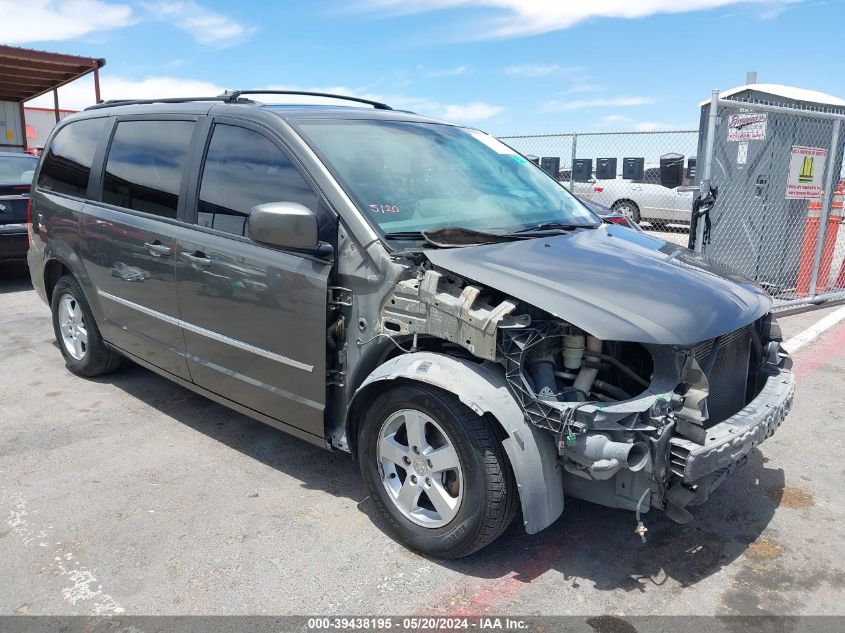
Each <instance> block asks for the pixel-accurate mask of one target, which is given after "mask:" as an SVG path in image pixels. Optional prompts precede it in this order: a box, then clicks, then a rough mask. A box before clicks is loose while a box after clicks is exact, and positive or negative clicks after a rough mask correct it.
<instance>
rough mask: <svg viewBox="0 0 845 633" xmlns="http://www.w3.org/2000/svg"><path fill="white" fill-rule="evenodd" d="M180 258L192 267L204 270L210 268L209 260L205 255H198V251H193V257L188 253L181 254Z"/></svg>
mask: <svg viewBox="0 0 845 633" xmlns="http://www.w3.org/2000/svg"><path fill="white" fill-rule="evenodd" d="M182 257H184V258H185V260H187V261H189V262H191V264H192V265H194V266H202V267H204V268H205V267H208V266H211V260H210V259H209V258H208V256H207V255H206V254H205V253H200V252H199V251H195V252H194V254H193V255H191V254H189V253H182Z"/></svg>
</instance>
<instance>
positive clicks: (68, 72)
mask: <svg viewBox="0 0 845 633" xmlns="http://www.w3.org/2000/svg"><path fill="white" fill-rule="evenodd" d="M105 65H106V60H105V59H102V58H94V57H80V56H77V55H65V54H63V53H50V52H48V51H38V50H33V49H29V48H16V47H13V46H3V45H0V126H3V125H5V128H6V129H5V133H4V135H3V136H2V137H0V149H3V150H21V151H26V150H27V141H26V113H25V112H24V102H26V101H29V100H30V99H34V98H36V97H40V96H41V95H44V94H47V93H48V92H52V93H53V106H54V109H55V112H56V121H58V120H59V93H58V88H60V87H61V86H64V85H65V84H68V83H70V82H72V81H75V80H77V79H79V78H80V77H84V76H85V75H88V74H89V73H93V74H94V97H95V99H96V101H97V102H98V103H99V101H100V76H99V70H100V68H102V67H103V66H105Z"/></svg>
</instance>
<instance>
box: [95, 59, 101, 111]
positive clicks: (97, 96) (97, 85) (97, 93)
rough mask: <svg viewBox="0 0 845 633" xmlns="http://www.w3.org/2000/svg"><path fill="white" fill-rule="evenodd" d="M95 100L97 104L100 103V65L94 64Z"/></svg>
mask: <svg viewBox="0 0 845 633" xmlns="http://www.w3.org/2000/svg"><path fill="white" fill-rule="evenodd" d="M94 99H95V101H94V102H95V103H100V102H101V101H102V99H100V65H99V64H97V63H96V62H95V63H94Z"/></svg>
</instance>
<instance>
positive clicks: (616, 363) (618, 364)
mask: <svg viewBox="0 0 845 633" xmlns="http://www.w3.org/2000/svg"><path fill="white" fill-rule="evenodd" d="M584 356H585V357H588V356H595V357H596V358H600V359H602V360H604V361H607V362H608V363H610V364H611V365H613V366H614V367H616V369H618V370H619V371H621V372H622V373H623V374H625V375H626V376H628V377H629V378H631V379H632V380H635V381H637V382H638V383H640V384H641V385H642V386H643V387H648V382H647V381H646V380H645V379H644V378H641V377H640V376H639V375H638V374H637V373H635V372H634V370H633V369H631V368H629V367H627V366H625V365H623V364H622V363H621V362H620V361H618V360H617V359H615V358H613V356H609V355H608V354H602V353H601V352H584Z"/></svg>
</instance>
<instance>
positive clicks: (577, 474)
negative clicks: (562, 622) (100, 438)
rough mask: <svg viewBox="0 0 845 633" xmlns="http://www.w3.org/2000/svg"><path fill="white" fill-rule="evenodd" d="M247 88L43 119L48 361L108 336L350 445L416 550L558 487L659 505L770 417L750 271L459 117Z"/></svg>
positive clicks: (718, 466)
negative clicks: (574, 188) (611, 206)
mask: <svg viewBox="0 0 845 633" xmlns="http://www.w3.org/2000/svg"><path fill="white" fill-rule="evenodd" d="M251 94H253V92H243V91H241V92H235V93H227V94H225V95H221V96H219V97H213V98H205V99H194V100H189V99H172V100H161V101H148V102H128V103H106V104H101V105H98V106H94V107H92V108H89V109H88V110H87V111H85V112H83V113H80V114H78V115H75V116H71V117H68V118H66V119H63V120H62V121H61V122H60V123H59V124H58V125H57V127H56V129H55V130H54V131H53V133H52V135H51V137H50V139H49V141H48V144H47V147H46V149H45V151H44V154H43V156H42V158H41V162H40V164H39V166H38V170H37V173H36V177H35V182H36V184H35V187H34V190H33V194H32V200H31V202H32V208H31V226H30V234H31V237H32V247H31V249H30V251H29V266H30V270H31V274H32V281H33V285H34V286H35V288H36V290H37V291H38V293H39V294H40V295H41V297H42V298H44V299H45V300H46V301H47V303H48V304H49V305H50V306H51V309H52V312H53V326H54V331H55V334H56V338H57V341H58V343H59V348H60V350H61V353H62V354H63V356H64V359H65V362H66V365H67V367H68V369H69V370H70V371H72V372H73V373H75V374H77V375H80V376H97V375H100V374H104V373H107V372H109V371H112V370H114V369H116V368H117V367H118V366H119V364H120V361H121V358H123V357H128V358H130V359H132V360H134V361H135V362H137V363H139V364H141V365H143V366H145V367H147V368H149V369H151V370H153V371H156V372H158V373H160V374H161V375H163V376H166V377H167V378H169V379H171V380H173V381H174V382H176V383H178V384H180V385H182V386H184V387H186V388H189V389H192V390H194V391H196V392H198V393H201V394H203V395H205V396H207V397H209V398H211V399H213V400H216V401H218V402H221V403H223V404H225V405H227V406H229V407H231V408H233V409H235V410H237V411H240V412H242V413H245V414H246V415H249V416H252V417H253V418H255V419H257V420H260V421H262V422H265V423H267V424H270V425H272V426H274V427H276V428H279V429H282V430H284V431H286V432H288V433H291V434H293V435H295V436H297V437H299V438H302V439H304V440H306V441H309V442H313V443H314V444H317V445H320V446H323V447H325V448H328V449H332V450H339V451H345V452H348V453H351V454H352V455H353V456H354V457H355V458H357V459H358V461H359V463H360V467H361V472H362V475H363V479H364V482H365V484H366V486H367V488H368V490H369V492H370V494H371V497H372V499H373V500H374V503H375V505H376V506H377V507H378V509H379V511H380V512H381V513H382V514H383V515H384V517H385V519H386V525H387V526H388V529H389V530H390V531H391V532H392V533H393V534H394V535H395V536H396V537H397V538H398V539H400V540H401V541H402V542H403V543H405V544H406V545H408V546H409V547H411V548H414V549H416V550H419V551H421V552H425V553H427V554H430V555H434V556H439V557H458V556H465V555H467V554H469V553H471V552H473V551H476V550H478V549H479V548H481V547H483V546H485V545H486V544H488V543H490V542H491V541H493V540H494V539H496V538H497V537H498V536H499V535H500V534H501V533H502V532H503V531H504V530H505V529H506V528H507V527H508V525H509V524H510V523H511V522H512V520H513V519H514V518H515V517H517V516H519V517H520V520H521V522H522V523H523V525H524V527H525V529H526V530H527V531H528V532H529V533H535V532H538V531H539V530H542V529H543V528H545V527H547V526H549V525H550V524H551V523H553V522H554V521H555V520H556V519H557V518H558V517H559V516H560V515H561V513H562V512H563V510H564V499H565V497H576V498H581V499H586V500H589V501H593V502H596V503H601V504H605V505H608V506H611V507H617V508H625V509H629V510H631V511H635V512H636V513H637V515H638V516H639V515H641V514H644V513H646V512H648V511H649V510H650V509H660V510H663V511H665V512H666V513H667V514H668V515H669V516H670V517H672V518H673V519H675V520H677V521H679V522H686V521H688V520H690V519H691V513H690V512H689V508H691V507H693V506H695V505H697V504H701V503H703V502H704V501H706V500H707V498H708V496H709V495H710V493H711V492H712V491H713V490H714V489H715V488H716V487H717V486H718V485H720V484H721V483H722V481H724V479H725V478H726V477H727V476H728V475H729V474H730V473H731V471H732V470H733V469H734V468H735V467H736V466H737V465H739V464H741V463H742V462H743V460H745V458H746V455H747V454H748V453H749V452H750V451H751V450H752V448H755V447H757V446H758V445H759V444H760V443H761V442H762V441H763V440H765V439H766V438H768V437H769V436H770V435H771V434H772V433H774V431H775V430H776V429H777V427H778V426H779V425H780V424H781V422H782V421H783V419H784V417H785V416H786V414H787V413H788V411H789V408H790V404H791V402H792V394H793V389H794V382H793V378H792V373H791V371H790V361H789V358H788V356H787V355H786V354H785V353H784V352H783V350H782V349H781V347H780V341H781V337H780V332H779V329H778V326H777V323H776V321H775V319H774V318H773V317H772V315H771V314H770V308H771V299H770V298H769V297H768V295H767V294H766V293H765V292H764V291H763V290H762V289H761V288H760V287H759V286H757V285H755V284H754V283H752V282H750V281H748V280H746V279H743V278H742V277H739V276H737V275H735V274H733V273H732V272H731V271H729V270H726V269H722V268H720V267H719V266H717V265H716V264H714V263H712V262H710V261H707V260H704V259H702V258H700V257H697V256H696V255H695V254H694V253H692V252H690V251H688V250H687V249H685V248H681V247H679V246H676V245H674V244H671V243H668V242H665V241H663V240H661V239H658V238H656V237H654V236H650V235H647V234H645V233H641V232H637V231H634V230H630V229H629V228H626V227H622V226H617V225H614V224H608V223H605V222H602V221H601V220H600V219H599V218H598V217H597V216H596V215H595V214H594V213H593V212H592V211H590V210H589V209H588V208H587V207H585V206H584V205H583V204H582V203H580V202H579V201H578V200H577V199H576V198H574V197H573V196H572V195H570V194H569V193H568V192H567V191H566V189H565V188H564V187H562V186H561V185H560V184H559V183H558V182H557V181H555V180H554V179H553V178H551V177H549V176H548V175H547V174H546V173H544V172H543V171H542V170H540V169H539V168H538V167H536V166H535V165H533V164H531V163H530V162H529V161H528V160H526V158H525V157H523V156H521V155H519V154H518V153H516V152H515V151H514V150H512V149H511V148H509V147H507V146H506V145H504V144H502V143H500V142H499V141H497V140H496V139H495V138H493V137H491V136H489V135H487V134H485V133H483V132H481V131H478V130H475V129H469V128H465V127H460V126H455V125H449V124H446V123H442V122H438V121H433V120H431V119H427V118H425V117H421V116H417V115H415V114H412V113H408V112H399V111H394V110H392V109H390V108H389V107H388V106H386V105H384V104H381V103H376V102H371V101H364V102H363V105H365V106H367V107H360V106H361V105H362V104H360V103H359V104H356V105H355V107H352V106H342V105H341V106H337V107H335V106H331V107H330V106H307V105H296V106H279V105H262V104H260V103H257V102H254V101H252V100H250V99H247V98H245V96H246V95H251ZM323 96H325V95H323ZM337 98H338V99H346V100H347V102H352V103H354V102H355V101H356V100H355V99H354V98H349V97H337ZM358 101H359V102H360V101H362V100H358ZM315 467H319V466H318V465H315ZM636 531H637V533H639V534H642V532H643V526H642V525H641V524H639V525H638V526H637V530H636ZM632 538H634V537H633V535H632Z"/></svg>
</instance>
